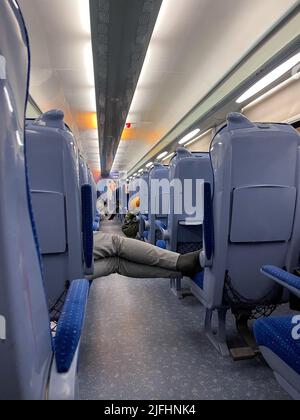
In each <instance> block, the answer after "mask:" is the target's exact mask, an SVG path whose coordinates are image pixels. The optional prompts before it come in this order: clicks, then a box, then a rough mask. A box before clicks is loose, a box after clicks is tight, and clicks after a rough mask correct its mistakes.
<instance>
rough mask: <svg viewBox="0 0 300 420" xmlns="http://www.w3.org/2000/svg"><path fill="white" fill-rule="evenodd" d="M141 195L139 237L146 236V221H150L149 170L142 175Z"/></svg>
mask: <svg viewBox="0 0 300 420" xmlns="http://www.w3.org/2000/svg"><path fill="white" fill-rule="evenodd" d="M139 184H140V185H139V195H140V212H139V237H140V239H145V238H144V233H145V230H146V222H148V215H149V208H148V206H149V194H150V191H149V172H148V171H146V172H144V173H143V174H142V175H141V177H140V183H139Z"/></svg>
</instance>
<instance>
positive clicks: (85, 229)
mask: <svg viewBox="0 0 300 420" xmlns="http://www.w3.org/2000/svg"><path fill="white" fill-rule="evenodd" d="M92 197H93V196H92V187H91V186H90V185H89V184H85V185H82V187H81V201H82V203H81V212H82V216H81V218H82V246H83V257H84V273H85V274H86V275H91V274H93V273H94V256H93V249H94V229H93V228H94V226H93V199H92Z"/></svg>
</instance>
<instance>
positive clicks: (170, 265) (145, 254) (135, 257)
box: [94, 232, 180, 271]
mask: <svg viewBox="0 0 300 420" xmlns="http://www.w3.org/2000/svg"><path fill="white" fill-rule="evenodd" d="M109 257H120V258H123V259H125V260H127V261H132V262H135V263H137V264H144V265H149V266H157V267H161V268H165V269H167V270H171V271H177V270H176V267H177V262H178V259H179V257H180V254H177V253H176V252H171V251H167V250H165V249H161V248H158V247H156V246H153V245H150V244H147V243H145V242H142V241H138V240H136V239H129V238H126V237H123V236H119V235H110V234H107V233H102V232H99V233H97V234H96V235H95V236H94V258H95V260H98V259H101V258H109Z"/></svg>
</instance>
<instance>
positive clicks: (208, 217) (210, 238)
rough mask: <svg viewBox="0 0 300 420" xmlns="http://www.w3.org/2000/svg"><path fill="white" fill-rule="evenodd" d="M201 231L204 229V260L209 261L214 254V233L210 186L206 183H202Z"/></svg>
mask: <svg viewBox="0 0 300 420" xmlns="http://www.w3.org/2000/svg"><path fill="white" fill-rule="evenodd" d="M203 229H204V241H205V252H206V258H207V259H208V260H210V259H211V258H212V256H213V253H214V247H215V232H214V216H213V203H212V197H211V185H210V184H209V183H208V182H205V183H204V223H203Z"/></svg>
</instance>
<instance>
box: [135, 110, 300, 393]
mask: <svg viewBox="0 0 300 420" xmlns="http://www.w3.org/2000/svg"><path fill="white" fill-rule="evenodd" d="M299 158H300V137H299V134H298V133H297V132H296V131H295V130H294V129H293V128H292V127H291V126H289V125H286V124H257V123H252V122H250V121H249V120H247V119H246V118H245V117H244V116H243V115H241V114H237V113H233V114H230V115H229V116H228V120H227V124H226V125H225V126H224V127H223V128H222V129H221V130H220V131H219V132H218V133H216V135H215V136H214V138H213V140H212V143H211V148H210V152H209V154H208V155H205V154H192V153H190V152H188V151H186V150H183V149H179V150H178V151H177V153H176V155H175V157H174V158H173V160H172V161H171V163H170V166H169V167H166V166H163V165H161V164H155V165H154V167H153V168H152V170H151V171H150V172H149V173H145V174H143V179H144V180H145V179H146V180H147V182H148V185H149V186H150V187H149V189H147V191H149V193H148V194H149V195H148V196H147V195H146V196H145V194H143V193H142V192H141V191H140V196H141V201H142V202H141V212H140V215H139V219H140V237H141V239H142V240H145V241H148V242H150V243H152V244H156V245H158V246H161V247H163V248H167V249H170V250H172V251H177V252H179V253H186V252H190V251H193V250H197V249H201V252H200V263H201V266H202V268H203V271H202V272H201V273H199V275H197V276H195V278H194V279H191V282H190V285H191V291H192V293H193V294H194V295H195V296H196V297H197V298H198V299H199V301H200V302H201V303H202V304H203V305H204V307H205V309H206V318H205V331H206V334H207V336H208V337H209V339H210V340H211V341H212V343H213V344H214V346H215V347H216V348H217V349H218V350H219V351H220V352H221V354H223V355H228V354H229V350H228V345H227V341H228V340H227V338H228V337H227V331H226V324H227V323H226V318H227V313H228V311H229V310H231V311H232V313H233V314H234V316H235V318H236V323H237V328H238V330H239V331H240V332H245V331H247V334H245V337H244V338H245V339H246V342H247V346H245V348H238V349H232V351H231V353H232V355H233V356H234V357H235V358H237V359H238V358H243V357H245V356H246V357H250V356H251V357H255V356H256V354H257V353H258V348H257V344H258V345H260V347H262V353H263V354H264V356H265V357H266V359H267V360H268V361H269V362H270V365H271V367H272V368H273V369H274V370H275V372H276V375H277V377H278V378H279V380H280V383H281V384H282V385H283V386H284V387H285V388H286V389H287V390H288V391H289V392H290V394H292V395H293V396H294V397H300V376H299V373H300V370H299V367H300V347H299V346H300V341H299V339H300V337H299V339H298V340H294V339H293V337H292V331H293V328H295V324H293V322H292V320H294V321H295V318H294V317H292V316H291V317H289V318H284V319H282V320H280V319H276V318H275V319H273V318H265V317H263V318H262V319H261V320H259V321H257V323H256V324H255V327H254V331H255V335H256V342H257V343H255V342H253V339H252V338H251V337H250V334H248V331H249V325H248V324H249V323H250V321H251V320H252V319H256V318H257V317H260V316H261V315H270V314H271V313H272V312H273V311H274V309H275V308H276V307H277V306H278V305H280V304H283V303H287V302H293V301H294V300H295V297H297V296H298V297H299V289H300V279H298V277H296V276H293V275H289V274H288V272H293V271H294V270H295V269H296V268H297V267H298V266H299V251H300V208H299V205H300V201H299V197H300V195H299V192H300V160H299ZM156 179H159V180H162V179H165V180H168V181H169V182H170V183H171V187H170V189H169V207H168V212H165V213H163V212H157V210H156V207H155V206H154V205H153V202H154V203H155V201H160V200H162V198H163V197H162V195H163V194H162V190H161V189H159V188H152V189H151V185H152V184H153V181H154V180H156ZM175 179H176V180H179V181H181V185H183V181H184V180H187V179H190V180H192V182H194V183H195V182H196V181H197V180H202V181H203V190H202V195H200V200H201V201H202V208H203V212H202V216H203V217H201V216H200V217H198V218H196V219H195V218H193V219H190V216H191V213H189V214H186V213H185V212H182V213H181V214H178V213H177V214H176V212H175V210H174V209H175V208H176V204H177V205H178V203H179V202H180V200H184V196H185V194H184V191H183V193H182V194H177V195H174V188H173V187H172V180H175ZM142 184H143V185H145V184H144V183H142ZM193 188H196V187H195V185H194V187H193ZM155 196H156V198H154V200H153V197H155ZM195 196H196V193H195V190H193V197H195ZM198 197H199V194H198ZM147 200H148V203H149V206H147V211H144V210H142V209H143V208H144V203H143V201H144V202H147ZM191 220H192V221H191ZM266 266H267V267H266ZM263 267H264V268H263ZM274 267H278V268H274ZM291 279H292V280H291ZM274 280H275V281H274ZM291 282H292V284H291ZM177 289H178V287H177ZM296 307H297V308H298V309H299V308H300V307H299V304H298V305H297V306H296ZM214 316H216V318H217V332H216V330H215V328H214V321H213V319H214ZM299 330H300V328H299ZM287 366H288V367H289V369H287V368H286V367H287ZM284 367H285V369H284Z"/></svg>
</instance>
